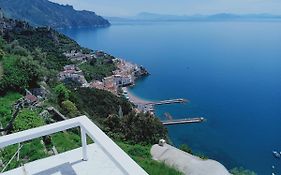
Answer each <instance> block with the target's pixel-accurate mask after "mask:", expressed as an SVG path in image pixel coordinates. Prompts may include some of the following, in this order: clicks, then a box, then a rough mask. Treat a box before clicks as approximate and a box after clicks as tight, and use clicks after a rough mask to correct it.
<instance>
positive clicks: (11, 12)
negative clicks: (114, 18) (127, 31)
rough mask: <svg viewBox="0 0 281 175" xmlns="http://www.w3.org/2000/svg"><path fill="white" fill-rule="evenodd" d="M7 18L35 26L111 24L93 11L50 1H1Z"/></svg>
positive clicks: (62, 26)
mask: <svg viewBox="0 0 281 175" xmlns="http://www.w3.org/2000/svg"><path fill="white" fill-rule="evenodd" d="M0 7H1V8H2V11H4V14H5V16H7V17H9V18H14V19H20V20H25V21H27V22H29V23H30V24H32V25H35V26H51V27H54V28H64V27H85V26H93V27H104V26H109V25H110V23H109V22H108V21H107V20H106V19H104V18H103V17H101V16H98V15H96V13H95V12H91V11H86V10H83V11H77V10H75V9H74V8H73V7H72V6H70V5H60V4H56V3H53V2H50V1H48V0H0Z"/></svg>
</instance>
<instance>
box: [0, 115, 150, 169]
mask: <svg viewBox="0 0 281 175" xmlns="http://www.w3.org/2000/svg"><path fill="white" fill-rule="evenodd" d="M77 127H79V128H80V130H81V143H82V147H80V148H77V149H74V150H71V151H67V152H65V153H61V154H58V155H55V156H51V157H48V158H44V159H40V160H36V161H34V162H30V163H27V164H25V165H23V166H22V167H19V168H16V169H13V170H10V171H7V172H4V173H2V175H94V174H97V175H103V174H104V175H109V174H112V175H121V174H128V175H131V174H133V175H146V174H147V173H146V172H145V171H144V170H143V169H142V168H141V167H140V166H139V165H138V164H137V163H136V162H134V161H133V160H132V159H131V158H130V157H129V156H128V155H127V154H126V153H125V152H124V151H123V150H122V149H121V148H119V147H118V146H117V145H116V144H115V143H114V142H113V141H112V140H111V139H110V138H109V137H108V136H107V135H106V134H105V133H104V132H102V131H101V130H100V129H99V128H98V127H97V126H96V125H95V124H94V123H93V122H92V121H91V120H89V119H88V118H87V117H86V116H81V117H77V118H74V119H70V120H65V121H62V122H57V123H54V124H50V125H45V126H42V127H38V128H34V129H30V130H26V131H22V132H18V133H14V134H10V135H6V136H2V137H0V148H1V149H2V148H4V147H7V146H9V145H13V144H17V143H22V142H25V141H29V140H32V139H36V138H40V137H43V136H46V135H51V134H54V133H57V132H61V131H65V130H68V129H72V128H77ZM87 136H88V137H89V138H91V139H92V140H93V142H94V143H93V144H89V145H87Z"/></svg>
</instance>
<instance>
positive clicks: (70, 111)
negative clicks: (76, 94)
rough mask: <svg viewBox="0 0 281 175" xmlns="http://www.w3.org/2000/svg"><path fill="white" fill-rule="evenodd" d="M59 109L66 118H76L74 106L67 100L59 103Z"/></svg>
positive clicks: (76, 112) (76, 110) (76, 111)
mask: <svg viewBox="0 0 281 175" xmlns="http://www.w3.org/2000/svg"><path fill="white" fill-rule="evenodd" d="M61 107H62V109H63V111H64V112H63V113H64V114H66V115H67V116H70V117H71V118H73V117H77V116H78V114H79V112H78V109H77V107H76V105H75V104H74V103H73V102H71V101H69V100H66V101H63V102H62V103H61Z"/></svg>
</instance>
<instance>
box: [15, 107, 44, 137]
mask: <svg viewBox="0 0 281 175" xmlns="http://www.w3.org/2000/svg"><path fill="white" fill-rule="evenodd" d="M44 124H45V122H44V120H43V119H42V118H41V117H40V116H39V115H38V114H37V113H36V112H34V111H31V110H29V109H24V110H22V111H21V112H20V113H19V115H18V116H17V117H16V119H15V122H14V130H15V131H16V132H19V131H24V130H27V129H31V128H36V127H39V126H43V125H44Z"/></svg>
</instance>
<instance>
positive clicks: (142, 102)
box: [123, 87, 153, 105]
mask: <svg viewBox="0 0 281 175" xmlns="http://www.w3.org/2000/svg"><path fill="white" fill-rule="evenodd" d="M123 89H124V90H126V91H127V94H128V97H129V101H130V102H132V103H134V104H136V105H145V104H147V103H151V102H153V101H152V100H147V99H143V98H141V97H139V96H137V95H135V94H133V93H132V92H131V91H130V88H128V87H124V88H123Z"/></svg>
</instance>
